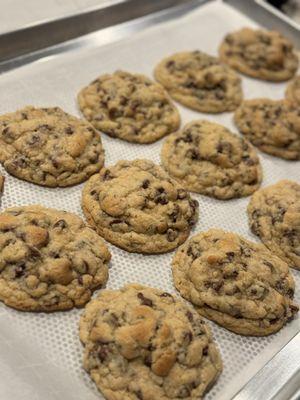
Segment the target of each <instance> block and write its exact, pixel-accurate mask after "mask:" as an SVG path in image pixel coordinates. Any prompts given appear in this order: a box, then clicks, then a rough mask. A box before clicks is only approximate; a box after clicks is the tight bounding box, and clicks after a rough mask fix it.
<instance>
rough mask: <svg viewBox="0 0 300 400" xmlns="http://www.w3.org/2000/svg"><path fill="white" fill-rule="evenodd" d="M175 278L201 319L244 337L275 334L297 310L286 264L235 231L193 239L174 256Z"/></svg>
mask: <svg viewBox="0 0 300 400" xmlns="http://www.w3.org/2000/svg"><path fill="white" fill-rule="evenodd" d="M173 277H174V283H175V286H176V288H177V289H178V290H179V292H180V294H181V295H182V296H183V297H184V298H186V299H187V300H189V301H190V302H191V303H193V304H194V305H195V307H196V309H197V311H198V312H199V313H200V314H201V315H203V316H204V317H206V318H209V319H211V320H212V321H215V322H217V323H218V324H220V325H222V326H223V327H225V328H227V329H229V330H231V331H233V332H235V333H238V334H241V335H253V336H265V335H269V334H271V333H274V332H276V331H278V330H279V329H281V328H282V327H283V325H284V324H285V323H286V322H287V321H289V320H290V319H292V318H293V317H294V315H295V314H296V313H297V312H298V306H297V305H295V304H294V302H293V300H292V299H293V296H294V288H295V284H294V280H293V277H292V275H291V274H290V272H289V267H288V265H287V264H286V263H285V262H284V261H283V260H281V259H280V258H279V257H277V256H276V255H274V254H273V253H271V252H270V251H269V250H268V249H267V248H266V247H265V246H263V245H261V244H256V243H252V242H249V241H248V240H246V239H244V238H243V237H241V236H239V235H237V234H235V233H229V232H224V231H222V230H219V229H211V230H209V231H207V232H203V233H199V234H198V235H196V236H194V237H192V238H191V239H190V240H189V241H187V242H186V243H185V244H184V245H182V246H181V247H180V248H179V249H178V251H177V252H176V254H175V256H174V258H173Z"/></svg>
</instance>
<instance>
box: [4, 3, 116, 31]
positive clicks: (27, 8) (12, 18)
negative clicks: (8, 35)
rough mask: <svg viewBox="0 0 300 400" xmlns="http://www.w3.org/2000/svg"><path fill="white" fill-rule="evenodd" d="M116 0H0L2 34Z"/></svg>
mask: <svg viewBox="0 0 300 400" xmlns="http://www.w3.org/2000/svg"><path fill="white" fill-rule="evenodd" d="M114 1H115V0H47V1H45V0H44V1H43V0H25V1H24V0H0V6H1V14H0V33H5V32H10V31H14V30H16V29H21V28H24V27H25V26H29V25H32V24H36V23H41V22H43V21H48V20H50V19H55V18H62V17H65V16H68V15H71V14H75V13H80V12H84V11H87V10H89V9H92V8H93V7H99V6H102V5H105V6H106V5H109V4H111V3H113V2H114Z"/></svg>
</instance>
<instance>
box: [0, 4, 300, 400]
mask: <svg viewBox="0 0 300 400" xmlns="http://www.w3.org/2000/svg"><path fill="white" fill-rule="evenodd" d="M242 26H253V22H251V20H249V19H247V18H246V17H245V16H243V15H241V14H239V13H238V12H237V11H235V10H234V9H232V8H230V7H229V6H226V5H224V4H221V3H220V2H218V1H216V2H211V3H208V4H207V5H205V6H202V7H200V8H199V9H197V10H196V11H193V12H191V13H189V14H187V15H185V16H183V17H181V18H178V19H176V20H175V21H172V22H168V23H165V24H161V25H159V26H156V27H152V28H148V29H147V30H146V31H144V32H142V33H139V34H135V35H134V36H132V37H131V38H130V39H126V40H123V41H119V42H117V43H114V44H112V45H107V46H105V47H97V46H95V47H94V48H91V49H81V50H76V51H73V52H71V53H68V54H63V55H59V56H56V57H52V58H47V59H43V60H41V61H39V62H35V63H34V64H31V65H28V66H25V67H22V68H20V69H18V70H15V71H12V72H9V73H7V74H4V75H2V76H0V112H1V113H4V112H9V111H14V110H16V109H17V108H20V107H23V106H25V105H28V104H32V105H36V106H54V105H56V106H60V107H62V108H63V109H65V110H66V111H67V112H70V113H72V114H74V115H78V116H79V115H80V113H79V110H78V108H77V105H76V94H77V93H78V91H79V90H80V88H81V87H83V86H85V85H86V84H88V83H89V82H90V81H91V80H93V79H94V78H95V77H96V76H98V75H100V74H102V73H107V72H113V71H115V70H116V69H124V70H128V71H131V72H140V73H144V74H146V75H148V76H152V71H153V67H154V66H155V65H156V64H157V63H158V62H159V61H160V59H161V58H163V57H165V56H167V55H169V54H171V53H173V52H177V51H181V50H195V49H201V50H203V51H205V52H208V53H211V54H216V53H217V48H218V45H219V43H220V41H221V39H222V37H223V36H224V35H225V34H226V33H227V32H229V31H231V30H235V29H238V28H240V27H242ZM243 89H244V94H245V97H246V98H254V97H262V96H265V97H271V98H275V99H277V98H281V97H282V96H283V93H284V89H285V84H272V83H266V82H260V81H258V80H252V79H248V78H246V77H243ZM178 108H179V110H180V113H181V116H182V124H185V123H187V122H189V121H192V120H195V119H197V118H198V119H199V118H206V119H208V120H212V121H216V122H219V123H222V124H224V125H226V126H227V127H228V128H230V129H232V130H233V131H234V132H236V129H235V127H234V125H233V123H232V113H224V114H221V115H208V114H206V115H205V114H201V113H196V112H193V111H190V110H188V109H186V108H183V107H181V106H179V105H178ZM102 139H103V144H104V147H105V151H106V165H107V166H108V165H111V164H114V163H115V162H117V161H118V160H120V159H134V158H149V159H152V160H154V161H155V162H157V163H159V153H160V149H161V145H162V142H163V139H162V140H160V141H158V142H156V143H155V144H151V145H138V144H130V143H126V142H123V141H120V140H117V139H112V138H109V137H108V136H106V135H104V134H102ZM259 157H260V160H261V162H262V165H263V171H264V179H263V186H266V185H269V184H272V183H275V182H277V181H278V180H279V179H283V178H289V179H294V180H298V181H299V178H300V168H299V167H300V163H299V162H291V161H290V162H289V161H284V160H281V159H279V158H275V157H271V156H268V155H266V154H263V153H261V152H259ZM1 172H3V173H4V174H5V172H4V171H3V170H1ZM5 175H6V177H7V179H6V185H5V192H4V196H3V198H2V205H1V208H2V209H4V208H6V207H9V206H14V205H24V204H36V203H40V204H43V205H45V206H49V207H56V208H59V209H65V210H68V211H72V212H75V213H77V214H79V215H82V212H81V208H80V198H81V190H82V185H78V186H75V187H71V188H67V189H47V188H42V187H39V186H35V185H33V184H30V183H28V182H23V181H21V180H18V179H16V178H13V177H11V176H7V174H5ZM194 197H195V198H197V199H198V200H199V203H200V218H199V221H198V224H197V226H196V227H195V229H194V231H193V232H192V234H194V233H196V232H199V231H204V230H207V229H209V228H211V227H220V228H223V229H225V230H230V231H235V232H237V233H239V234H242V235H244V236H245V237H247V238H250V239H252V240H256V238H255V237H254V236H253V235H252V234H251V233H250V231H249V228H248V224H247V216H246V207H247V204H248V201H249V198H243V199H238V200H229V201H220V200H214V199H211V198H208V197H204V196H197V195H195V196H194ZM109 247H110V250H111V252H112V262H111V268H110V278H109V281H108V285H107V286H108V287H109V288H118V287H120V286H121V285H123V284H125V283H127V282H132V281H134V282H140V283H143V284H147V285H151V286H154V287H159V288H163V289H164V290H169V291H171V292H174V287H173V284H172V278H171V269H170V263H171V259H172V256H173V253H169V254H164V255H154V256H143V255H138V254H130V253H127V252H125V251H122V250H120V249H118V248H116V247H114V246H111V245H110V246H109ZM293 274H294V276H295V279H296V281H297V290H296V299H297V300H298V302H300V273H299V272H296V271H293ZM81 312H82V311H81V310H73V311H68V312H61V313H52V314H43V313H40V314H31V313H22V312H17V311H14V310H12V309H9V308H6V307H5V306H4V305H2V304H1V305H0V371H1V374H0V393H1V395H0V397H1V399H5V400H29V399H30V400H40V399H43V400H56V399H64V400H75V399H81V400H82V399H85V400H96V399H99V398H101V395H100V394H99V393H98V392H97V390H96V389H95V387H94V385H93V383H92V381H91V380H90V379H89V377H88V375H87V374H86V373H85V372H84V370H83V369H82V346H81V344H80V342H79V339H78V320H79V317H80V314H81ZM208 323H209V325H210V326H211V327H212V330H213V334H214V337H215V339H216V341H217V343H218V346H219V348H220V350H221V353H222V357H223V361H224V371H223V373H222V375H221V377H220V379H219V380H218V382H217V384H216V385H215V386H214V387H213V388H212V390H211V391H210V392H209V393H208V395H207V399H210V400H212V399H219V400H227V399H230V398H232V396H233V395H234V394H235V393H237V391H238V390H239V389H240V388H241V387H242V386H243V385H244V384H245V383H246V382H247V381H248V380H249V379H251V377H252V376H253V375H254V374H255V373H256V372H257V371H258V370H259V369H260V368H261V367H262V366H263V365H264V364H265V363H266V362H267V361H268V360H269V359H270V358H271V357H272V356H273V355H274V354H275V353H277V352H278V351H279V350H280V348H282V347H283V346H284V345H285V344H286V343H287V342H288V341H289V340H290V339H291V338H292V337H293V336H294V335H295V334H296V333H297V332H298V331H299V330H300V320H299V318H298V319H296V320H294V321H293V322H292V323H290V324H288V325H287V326H286V327H285V328H283V329H282V330H281V331H280V332H278V333H277V334H275V335H272V336H269V337H266V338H251V337H243V336H238V335H235V334H233V333H230V332H228V331H226V330H225V329H222V328H220V327H218V326H217V325H215V324H213V323H211V322H208Z"/></svg>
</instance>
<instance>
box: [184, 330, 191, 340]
mask: <svg viewBox="0 0 300 400" xmlns="http://www.w3.org/2000/svg"><path fill="white" fill-rule="evenodd" d="M184 340H186V341H187V342H188V343H190V342H191V341H192V340H193V334H192V332H190V331H188V332H185V333H184Z"/></svg>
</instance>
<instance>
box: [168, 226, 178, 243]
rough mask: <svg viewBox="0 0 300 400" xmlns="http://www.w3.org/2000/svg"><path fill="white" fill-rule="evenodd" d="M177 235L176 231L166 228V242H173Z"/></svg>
mask: <svg viewBox="0 0 300 400" xmlns="http://www.w3.org/2000/svg"><path fill="white" fill-rule="evenodd" d="M177 237H178V231H177V230H174V229H171V228H169V229H168V230H167V240H168V242H174V240H176V238H177Z"/></svg>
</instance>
